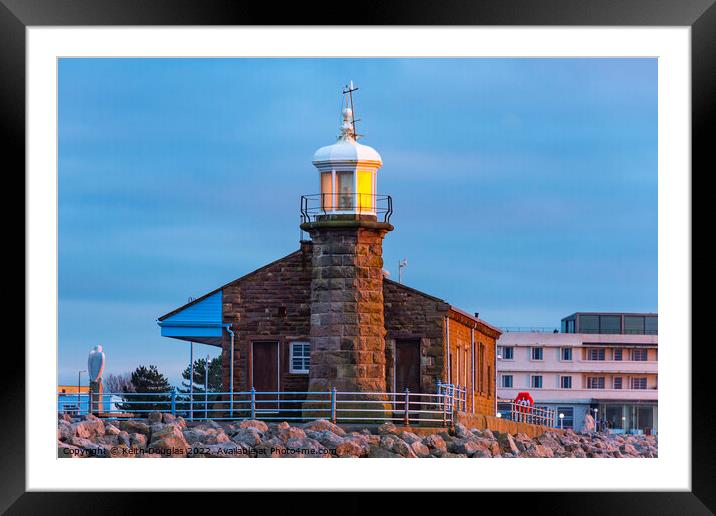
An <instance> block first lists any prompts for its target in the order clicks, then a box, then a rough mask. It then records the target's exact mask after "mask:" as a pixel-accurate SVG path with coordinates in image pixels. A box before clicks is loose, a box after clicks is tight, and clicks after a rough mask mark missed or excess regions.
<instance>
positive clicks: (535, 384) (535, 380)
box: [530, 375, 542, 389]
mask: <svg viewBox="0 0 716 516" xmlns="http://www.w3.org/2000/svg"><path fill="white" fill-rule="evenodd" d="M530 386H531V387H532V388H533V389H541V388H542V376H540V375H534V376H532V377H531V380H530Z"/></svg>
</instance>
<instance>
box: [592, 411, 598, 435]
mask: <svg viewBox="0 0 716 516" xmlns="http://www.w3.org/2000/svg"><path fill="white" fill-rule="evenodd" d="M592 410H593V411H594V429H595V430H596V431H597V432H599V419H597V418H598V415H597V414H598V412H599V409H598V408H596V407H595V408H593V409H592Z"/></svg>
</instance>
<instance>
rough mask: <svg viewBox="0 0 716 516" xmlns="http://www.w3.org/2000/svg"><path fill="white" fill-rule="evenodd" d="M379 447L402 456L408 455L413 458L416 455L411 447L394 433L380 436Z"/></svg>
mask: <svg viewBox="0 0 716 516" xmlns="http://www.w3.org/2000/svg"><path fill="white" fill-rule="evenodd" d="M380 447H381V448H383V449H385V450H387V451H390V452H393V453H397V454H398V455H401V456H402V457H408V458H414V457H416V455H415V452H414V451H413V449H412V448H411V447H410V446H409V445H408V443H406V442H405V441H403V440H402V439H401V438H400V437H398V436H396V435H389V434H386V435H383V436H382V437H381V438H380Z"/></svg>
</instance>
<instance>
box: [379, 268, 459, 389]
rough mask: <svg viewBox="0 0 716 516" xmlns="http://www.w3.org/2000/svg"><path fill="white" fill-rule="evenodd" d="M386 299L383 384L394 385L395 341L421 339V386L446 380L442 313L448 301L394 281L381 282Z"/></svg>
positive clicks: (434, 387) (428, 387)
mask: <svg viewBox="0 0 716 516" xmlns="http://www.w3.org/2000/svg"><path fill="white" fill-rule="evenodd" d="M383 298H384V301H385V329H386V330H387V333H386V337H385V348H386V383H387V385H388V388H389V389H391V390H392V389H393V386H394V366H395V362H394V360H395V355H394V354H395V341H396V340H397V339H413V338H418V339H420V387H421V391H422V392H424V393H433V392H436V389H437V380H438V379H440V380H441V381H446V376H444V374H445V348H444V343H445V330H444V328H445V315H446V314H447V312H448V309H449V308H450V305H449V304H448V303H445V302H444V301H442V300H440V299H438V298H434V297H432V296H429V295H426V294H423V293H422V292H419V291H416V290H414V289H411V288H409V287H406V286H404V285H401V284H400V283H396V282H395V281H390V280H384V281H383Z"/></svg>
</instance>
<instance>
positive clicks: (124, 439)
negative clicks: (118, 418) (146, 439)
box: [117, 430, 141, 448]
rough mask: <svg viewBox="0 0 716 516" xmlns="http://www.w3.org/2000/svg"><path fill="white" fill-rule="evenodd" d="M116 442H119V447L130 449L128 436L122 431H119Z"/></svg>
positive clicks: (130, 444)
mask: <svg viewBox="0 0 716 516" xmlns="http://www.w3.org/2000/svg"><path fill="white" fill-rule="evenodd" d="M140 435H141V434H140ZM117 441H118V442H119V445H120V446H125V447H126V448H130V447H131V446H132V443H131V442H130V440H129V434H128V433H127V432H125V431H124V430H120V431H119V434H118V435H117Z"/></svg>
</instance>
